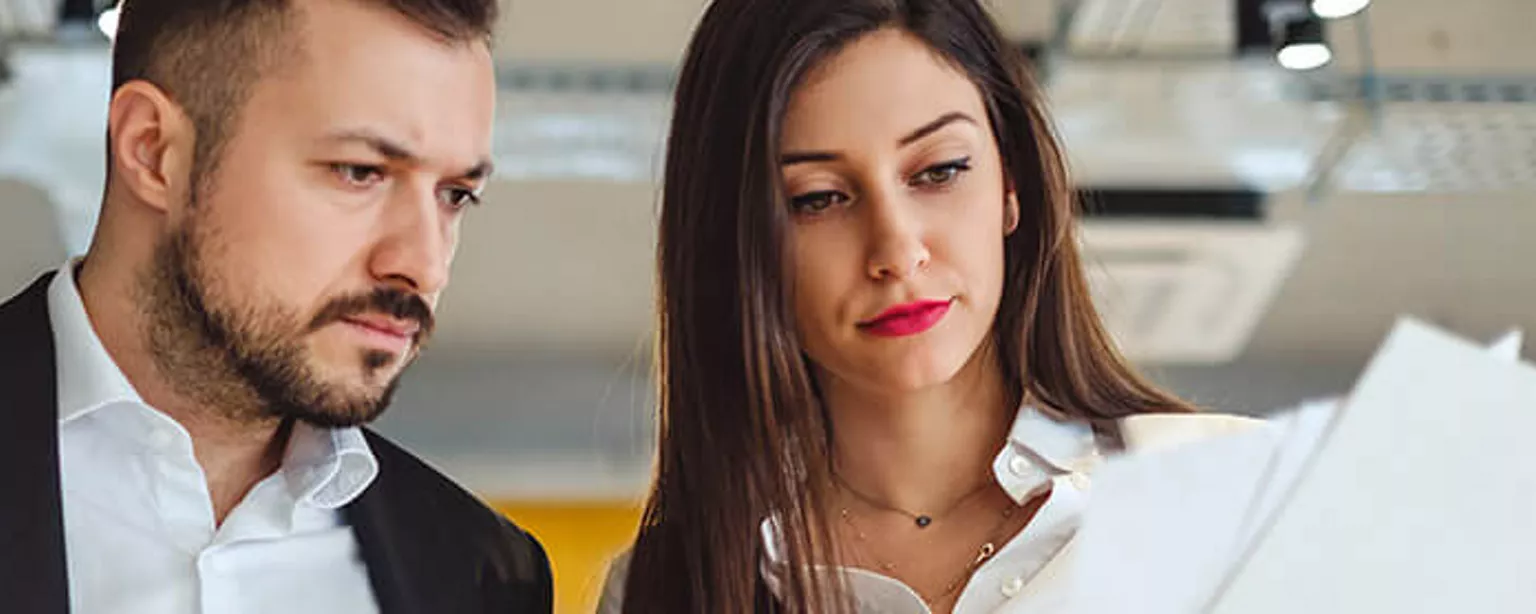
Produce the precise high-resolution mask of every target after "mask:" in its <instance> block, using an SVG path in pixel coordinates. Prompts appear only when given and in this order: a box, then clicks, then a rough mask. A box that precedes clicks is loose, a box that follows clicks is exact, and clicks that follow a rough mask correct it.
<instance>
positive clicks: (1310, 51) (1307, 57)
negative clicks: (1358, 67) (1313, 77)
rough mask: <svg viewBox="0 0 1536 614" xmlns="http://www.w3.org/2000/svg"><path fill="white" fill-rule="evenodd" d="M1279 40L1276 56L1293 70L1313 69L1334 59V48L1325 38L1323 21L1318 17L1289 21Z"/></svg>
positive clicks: (1282, 64) (1281, 63)
mask: <svg viewBox="0 0 1536 614" xmlns="http://www.w3.org/2000/svg"><path fill="white" fill-rule="evenodd" d="M1279 42H1280V45H1279V47H1280V48H1279V50H1278V51H1277V52H1276V53H1275V57H1276V58H1277V59H1279V60H1280V65H1281V66H1284V67H1286V68H1289V69H1291V70H1312V69H1314V68H1318V67H1320V66H1322V65H1324V64H1327V63H1328V62H1330V61H1332V60H1333V50H1331V49H1329V48H1328V43H1327V41H1324V40H1323V21H1322V20H1321V19H1319V18H1317V17H1312V16H1307V17H1300V18H1296V19H1292V20H1289V21H1287V22H1286V23H1285V27H1284V28H1283V31H1282V35H1281V36H1280V41H1279Z"/></svg>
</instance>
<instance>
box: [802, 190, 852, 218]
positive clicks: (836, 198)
mask: <svg viewBox="0 0 1536 614" xmlns="http://www.w3.org/2000/svg"><path fill="white" fill-rule="evenodd" d="M845 202H848V197H847V196H846V195H844V194H843V193H842V192H838V191H835V190H822V191H819V192H808V193H805V194H801V195H799V196H796V197H794V198H791V199H789V206H790V208H791V209H793V210H794V212H795V213H820V212H822V211H826V210H827V209H828V208H831V207H834V206H837V205H840V204H843V203H845Z"/></svg>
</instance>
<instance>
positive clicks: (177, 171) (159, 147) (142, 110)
mask: <svg viewBox="0 0 1536 614" xmlns="http://www.w3.org/2000/svg"><path fill="white" fill-rule="evenodd" d="M107 136H108V139H109V140H108V143H110V148H111V149H110V154H111V155H110V156H109V157H108V160H109V163H110V164H111V165H112V168H111V174H112V177H113V179H114V181H115V182H117V183H120V184H121V185H122V187H123V188H125V189H127V190H128V191H129V192H131V193H133V195H134V197H135V198H136V200H138V201H140V202H143V203H145V204H147V205H149V206H151V207H154V208H156V209H159V210H160V211H161V212H164V213H171V212H172V210H173V209H174V208H176V207H179V206H181V204H182V203H183V202H184V200H185V199H183V198H179V197H178V196H179V194H181V193H182V192H183V191H185V190H189V189H190V187H189V186H187V185H186V184H187V182H188V179H189V177H190V173H191V164H192V150H193V145H194V142H195V138H196V134H195V131H194V129H193V127H192V122H191V120H190V119H189V118H188V117H187V114H186V112H185V111H183V110H182V108H181V105H178V104H176V102H175V101H173V100H171V98H170V97H169V96H167V95H166V94H165V91H164V90H161V89H160V88H159V87H157V86H155V85H154V84H152V83H149V82H147V81H130V82H128V83H125V84H123V85H122V86H121V87H119V88H117V91H115V92H113V93H112V103H111V106H110V107H108V110H107Z"/></svg>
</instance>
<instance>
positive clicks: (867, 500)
mask: <svg viewBox="0 0 1536 614" xmlns="http://www.w3.org/2000/svg"><path fill="white" fill-rule="evenodd" d="M832 479H833V480H835V481H836V482H837V486H838V488H841V489H843V490H845V491H847V492H848V494H850V495H853V497H854V498H855V499H858V500H860V501H863V502H864V504H865V505H868V506H870V507H872V508H875V509H877V510H882V511H887V512H894V513H897V514H901V515H903V516H906V517H908V518H911V519H912V522H913V524H916V525H917V528H919V529H926V528H928V527H929V526H930V525H932V524H933V522H934V521H935V520H937V519H941V518H945V517H948V516H949V514H950V512H953V511H955V510H957V509H959V508H960V506H961V505H962V504H964V503H965V502H966V501H969V500H971V497H974V496H976V495H977V494H980V493H981V492H982V491H985V490H986V489H987V487H988V486H991V485H992V484H993V482H992V480H990V479H986V480H982V482H981V483H980V484H978V485H976V488H973V489H971V491H970V492H968V493H965V494H964V495H961V497H960V498H959V499H956V500H955V501H954V503H951V504H949V506H948V507H945V508H944V509H943V510H940V511H939V512H938V513H937V514H919V513H917V512H912V511H908V510H906V509H903V508H900V507H896V506H894V505H891V504H889V503H886V502H884V501H881V500H879V499H876V498H874V497H871V496H869V495H866V494H864V493H862V492H859V489H857V488H854V487H853V485H852V484H849V483H848V480H845V479H843V475H842V474H841V473H838V471H837V470H836V469H833V470H832Z"/></svg>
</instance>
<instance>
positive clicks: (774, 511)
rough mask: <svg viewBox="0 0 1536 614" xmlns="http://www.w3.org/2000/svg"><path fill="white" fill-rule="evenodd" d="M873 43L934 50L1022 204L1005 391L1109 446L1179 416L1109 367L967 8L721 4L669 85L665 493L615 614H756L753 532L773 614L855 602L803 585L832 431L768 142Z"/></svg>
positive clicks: (1070, 206)
mask: <svg viewBox="0 0 1536 614" xmlns="http://www.w3.org/2000/svg"><path fill="white" fill-rule="evenodd" d="M882 28H900V29H902V30H905V31H907V32H909V33H911V34H913V35H915V36H916V37H917V38H919V39H920V40H923V41H925V42H926V43H927V44H928V46H930V47H931V48H932V49H933V50H934V51H935V52H936V53H938V54H939V55H940V56H941V57H943V58H945V59H947V60H948V61H949V63H950V64H951V65H953V66H954V67H955V68H956V69H957V70H960V71H961V72H963V73H964V74H966V75H968V76H969V77H970V79H971V81H972V82H973V83H974V84H975V85H976V87H977V89H978V90H979V91H980V93H981V96H982V98H983V100H984V101H985V103H986V106H987V109H988V114H989V119H990V122H991V125H992V129H993V137H994V138H995V139H996V140H997V143H998V149H999V151H1000V152H1001V155H1002V161H1003V164H1004V168H1006V169H1007V171H1008V179H1009V181H1010V182H1011V184H1012V187H1013V188H1014V190H1015V191H1016V193H1017V195H1018V200H1019V206H1020V214H1021V215H1020V220H1019V227H1018V230H1017V231H1016V232H1014V233H1012V234H1010V235H1009V236H1008V237H1007V238H1006V239H1004V242H1005V248H1004V251H1005V258H1006V264H1005V272H1004V275H1005V278H1004V287H1003V293H1002V300H1001V304H1000V307H999V310H998V314H997V318H996V322H995V325H994V329H993V330H994V335H995V339H994V342H995V344H996V347H997V349H998V353H999V355H1000V358H1001V363H1002V365H1003V367H1004V369H1005V375H1006V381H1007V384H1008V385H1009V387H1010V393H1011V394H1013V395H1014V396H1015V398H1017V399H1019V400H1021V401H1022V400H1024V399H1028V400H1029V402H1031V403H1035V404H1038V405H1040V406H1042V407H1045V408H1049V409H1051V410H1054V411H1055V412H1057V413H1059V414H1062V415H1065V416H1068V417H1070V418H1074V419H1079V420H1083V421H1086V422H1090V423H1092V424H1094V425H1096V426H1097V427H1099V428H1100V429H1101V431H1106V432H1108V434H1111V435H1113V421H1114V419H1116V418H1119V417H1123V416H1126V415H1130V414H1136V413H1144V412H1170V411H1187V410H1188V407H1187V406H1186V405H1185V404H1184V403H1183V402H1181V401H1179V400H1178V399H1176V398H1173V397H1172V396H1170V395H1168V394H1166V393H1164V392H1162V391H1160V390H1158V389H1157V388H1155V387H1154V386H1152V385H1149V384H1148V383H1147V382H1146V381H1145V380H1144V379H1142V378H1141V377H1139V376H1138V375H1137V374H1136V373H1135V372H1134V371H1133V370H1132V369H1131V367H1130V366H1129V365H1127V363H1126V361H1125V360H1124V359H1123V358H1122V357H1121V356H1120V354H1119V353H1118V352H1117V350H1116V349H1115V346H1114V344H1113V342H1112V341H1111V340H1110V338H1109V335H1108V334H1106V333H1105V331H1104V328H1103V325H1102V324H1101V322H1100V319H1099V316H1098V313H1097V312H1096V311H1095V309H1094V306H1093V303H1092V300H1091V297H1090V296H1089V291H1088V285H1087V282H1086V279H1085V277H1084V273H1083V265H1082V261H1081V257H1080V255H1079V253H1078V248H1077V241H1076V228H1075V216H1076V211H1077V203H1076V201H1075V199H1074V196H1073V189H1072V186H1071V184H1070V182H1069V180H1068V177H1067V172H1066V168H1065V164H1064V161H1063V155H1062V152H1061V149H1060V147H1059V145H1058V144H1057V141H1056V139H1055V137H1054V135H1053V134H1052V131H1051V126H1050V122H1049V120H1048V119H1047V117H1046V115H1045V112H1044V109H1043V106H1042V104H1041V101H1040V97H1039V93H1038V90H1037V88H1036V86H1035V84H1034V83H1033V82H1032V81H1031V80H1030V79H1029V78H1028V77H1027V75H1026V74H1025V71H1024V65H1023V60H1022V57H1021V55H1020V54H1019V53H1018V52H1017V50H1016V49H1014V48H1013V47H1011V46H1010V45H1009V44H1008V43H1007V41H1006V40H1005V39H1004V38H1003V36H1002V35H1001V34H1000V33H999V31H998V29H997V26H996V25H995V24H994V23H993V22H992V21H991V19H990V17H989V16H988V15H987V14H986V12H985V11H984V9H982V8H981V6H979V5H978V4H977V2H976V1H975V0H715V1H714V2H712V3H711V5H710V6H709V8H708V9H707V11H706V12H705V14H704V16H703V19H702V21H701V22H700V24H699V26H698V29H697V30H696V31H695V33H694V37H693V40H692V42H691V43H690V44H689V47H688V51H687V57H686V58H685V60H684V63H683V67H682V71H681V73H680V75H679V80H678V84H677V94H676V100H675V107H674V109H673V119H672V124H671V134H670V136H669V139H668V148H667V158H666V171H665V176H664V178H663V181H664V183H663V196H662V205H661V220H660V236H659V247H658V250H657V261H658V262H657V264H658V269H659V270H658V276H659V279H658V296H657V301H658V306H657V311H658V314H659V321H658V323H657V326H658V340H657V356H656V365H657V370H658V379H659V397H660V398H659V404H660V407H659V411H660V419H659V431H660V433H659V443H658V450H657V461H656V475H655V481H654V484H653V485H652V489H651V493H650V497H649V500H648V502H647V504H646V508H645V513H644V517H643V519H642V521H641V528H640V533H639V536H638V538H637V540H636V543H635V547H634V550H633V554H632V558H631V562H630V571H629V577H628V580H627V582H626V584H625V600H624V602H625V603H624V611H625V612H628V613H646V614H652V613H661V614H685V613H707V614H736V613H740V612H751V611H753V610H754V609H756V606H757V605H758V604H760V603H761V601H760V600H761V599H762V597H763V594H762V587H761V583H760V581H759V575H758V574H759V561H760V557H761V555H762V548H763V545H762V543H761V538H760V533H759V526H760V524H761V523H762V522H763V520H764V519H765V518H768V517H769V516H772V517H774V518H775V519H776V521H777V523H778V524H779V531H780V534H781V535H782V540H783V544H782V545H783V551H782V552H780V555H781V557H782V559H783V561H784V563H785V566H784V569H783V572H784V573H783V574H782V575H781V576H780V578H781V582H780V589H779V591H778V593H779V595H778V597H779V598H778V600H777V601H778V603H777V604H776V606H775V607H777V608H780V609H783V610H785V611H790V612H812V611H817V610H819V609H822V608H823V605H822V604H827V603H841V602H845V598H844V597H843V596H842V595H841V591H842V587H840V586H836V585H828V584H829V582H828V581H826V580H823V579H822V578H821V577H819V576H817V575H816V574H814V573H812V572H811V566H812V565H813V564H815V563H817V562H823V561H828V560H833V559H832V557H831V555H832V553H830V552H829V551H827V548H828V546H827V544H831V543H832V540H830V539H829V537H830V528H829V526H828V523H827V522H826V520H825V519H824V518H822V517H821V515H820V513H819V510H822V509H825V508H824V506H823V503H824V501H825V499H826V497H827V492H826V486H825V485H826V484H827V483H828V480H827V479H826V478H827V471H828V467H829V451H828V450H829V445H830V442H829V430H828V429H829V425H828V419H827V417H826V414H825V412H824V411H823V410H822V408H821V406H820V404H819V402H818V399H817V394H816V391H815V389H814V387H813V384H812V380H811V375H810V373H809V370H808V367H807V365H806V362H805V359H804V358H803V355H802V353H801V349H800V344H799V342H798V340H797V339H796V337H795V334H794V331H795V327H794V325H793V319H792V318H793V314H792V313H791V310H790V307H789V305H790V304H791V303H790V301H789V298H790V297H789V292H790V289H789V288H787V287H786V284H785V283H784V282H783V281H782V280H784V279H785V276H784V272H785V268H786V260H785V257H786V256H785V254H784V253H783V247H782V246H783V245H784V244H785V239H786V233H787V232H789V225H788V218H787V216H788V211H787V207H786V206H785V205H784V195H783V193H782V188H781V186H780V182H781V179H780V171H779V165H778V159H779V151H778V140H779V132H780V126H781V123H782V120H783V116H784V112H785V107H786V106H787V104H788V102H789V98H790V94H791V93H792V92H793V91H794V88H795V87H796V85H797V84H798V83H799V82H800V81H801V80H802V78H803V77H804V75H805V74H806V73H807V71H809V70H810V69H812V68H813V67H815V66H816V65H817V63H818V62H819V61H821V60H823V59H825V58H826V57H828V56H829V55H831V54H834V53H836V52H837V51H838V50H839V49H841V48H842V47H843V46H845V45H847V44H848V43H849V42H851V41H853V40H855V39H857V38H859V37H860V36H863V35H865V34H868V33H870V32H873V31H875V30H879V29H882Z"/></svg>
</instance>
